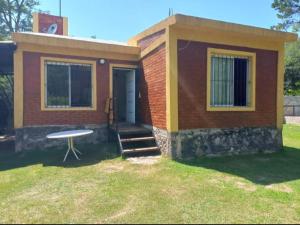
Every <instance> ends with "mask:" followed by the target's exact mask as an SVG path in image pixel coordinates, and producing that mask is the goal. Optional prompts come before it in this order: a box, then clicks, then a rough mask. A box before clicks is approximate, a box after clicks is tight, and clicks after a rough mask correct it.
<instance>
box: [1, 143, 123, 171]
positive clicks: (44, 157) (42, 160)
mask: <svg viewBox="0 0 300 225" xmlns="http://www.w3.org/2000/svg"><path fill="white" fill-rule="evenodd" d="M76 147H78V149H79V150H80V151H81V152H82V153H83V154H82V155H80V156H79V157H80V159H81V160H80V161H78V160H76V158H75V156H74V155H73V153H70V154H69V157H68V159H67V161H66V162H65V163H64V162H63V159H64V156H65V154H66V149H67V146H63V147H61V148H59V149H58V148H49V149H46V150H43V151H42V150H35V151H29V152H24V153H14V152H13V151H11V150H1V151H0V171H6V170H11V169H17V168H23V167H27V166H32V165H37V164H42V165H43V166H45V167H47V166H56V167H64V168H76V167H83V166H90V165H95V164H97V163H99V162H101V161H103V160H109V159H115V158H118V157H119V156H120V154H119V150H118V148H117V145H115V144H101V145H78V146H76Z"/></svg>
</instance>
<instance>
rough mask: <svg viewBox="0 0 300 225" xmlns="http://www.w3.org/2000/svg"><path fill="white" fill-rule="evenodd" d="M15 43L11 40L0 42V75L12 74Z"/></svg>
mask: <svg viewBox="0 0 300 225" xmlns="http://www.w3.org/2000/svg"><path fill="white" fill-rule="evenodd" d="M15 50H16V45H15V43H13V42H11V41H3V42H0V76H1V75H13V72H14V69H13V68H14V51H15Z"/></svg>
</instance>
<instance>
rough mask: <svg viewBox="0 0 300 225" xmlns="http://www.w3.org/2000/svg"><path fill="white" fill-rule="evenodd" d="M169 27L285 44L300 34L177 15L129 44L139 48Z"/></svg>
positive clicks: (163, 21) (156, 25) (296, 38)
mask: <svg viewBox="0 0 300 225" xmlns="http://www.w3.org/2000/svg"><path fill="white" fill-rule="evenodd" d="M169 26H174V27H184V28H188V29H199V28H200V27H201V28H204V27H207V28H211V29H218V30H223V31H232V32H237V33H241V34H248V35H252V36H260V37H263V38H266V39H270V38H272V39H274V38H275V39H278V40H280V41H283V42H294V41H297V40H298V34H296V33H291V32H283V31H275V30H271V29H267V28H260V27H255V26H250V25H243V24H238V23H231V22H225V21H220V20H212V19H206V18H201V17H195V16H188V15H184V14H175V15H174V16H170V17H167V18H166V19H164V20H162V21H161V22H159V23H157V24H155V25H153V26H151V27H149V28H147V29H146V30H144V31H143V32H141V33H139V34H137V35H135V36H133V37H132V38H130V39H129V40H128V44H130V45H133V46H137V42H138V41H139V40H141V39H143V38H145V37H147V36H149V35H151V34H154V33H156V32H158V31H160V30H163V29H166V28H167V27H169Z"/></svg>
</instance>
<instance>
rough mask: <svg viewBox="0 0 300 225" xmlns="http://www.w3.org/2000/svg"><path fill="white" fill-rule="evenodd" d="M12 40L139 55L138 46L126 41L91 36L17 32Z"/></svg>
mask: <svg viewBox="0 0 300 225" xmlns="http://www.w3.org/2000/svg"><path fill="white" fill-rule="evenodd" d="M12 40H13V41H14V42H16V43H17V44H19V43H26V44H34V45H42V46H52V47H62V48H70V49H83V50H91V51H102V52H110V53H121V54H128V55H137V56H139V54H140V48H138V47H135V46H130V45H128V44H127V43H122V42H117V41H107V40H100V39H93V38H77V37H70V36H62V35H54V34H43V33H33V32H18V33H13V34H12Z"/></svg>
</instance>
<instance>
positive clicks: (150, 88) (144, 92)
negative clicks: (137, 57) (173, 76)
mask: <svg viewBox="0 0 300 225" xmlns="http://www.w3.org/2000/svg"><path fill="white" fill-rule="evenodd" d="M141 68H142V71H143V76H141V80H140V90H141V91H140V92H141V98H140V118H141V122H142V123H144V124H148V125H153V126H155V127H158V128H163V129H165V128H166V49H165V45H162V46H161V47H159V48H157V49H156V50H154V51H153V52H151V53H150V54H149V55H147V56H146V57H145V58H143V59H142V61H141Z"/></svg>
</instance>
